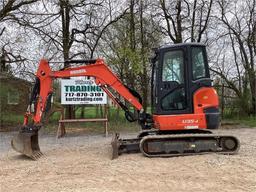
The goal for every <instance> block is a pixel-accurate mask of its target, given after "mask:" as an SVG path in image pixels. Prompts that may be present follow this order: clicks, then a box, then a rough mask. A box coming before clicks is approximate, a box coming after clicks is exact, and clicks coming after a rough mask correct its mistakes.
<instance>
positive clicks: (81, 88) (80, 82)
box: [61, 78, 107, 105]
mask: <svg viewBox="0 0 256 192" xmlns="http://www.w3.org/2000/svg"><path fill="white" fill-rule="evenodd" d="M61 104H64V105H80V104H107V94H106V93H105V92H104V91H103V90H102V89H101V88H100V87H99V86H97V85H96V84H95V81H94V79H92V78H89V79H62V80H61Z"/></svg>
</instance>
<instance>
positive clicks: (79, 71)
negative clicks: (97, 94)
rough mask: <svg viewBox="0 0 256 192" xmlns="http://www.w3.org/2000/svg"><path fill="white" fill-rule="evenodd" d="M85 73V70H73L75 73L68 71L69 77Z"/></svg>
mask: <svg viewBox="0 0 256 192" xmlns="http://www.w3.org/2000/svg"><path fill="white" fill-rule="evenodd" d="M85 72H86V70H85V69H79V70H75V71H70V75H75V74H79V73H85Z"/></svg>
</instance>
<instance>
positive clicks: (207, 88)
mask: <svg viewBox="0 0 256 192" xmlns="http://www.w3.org/2000/svg"><path fill="white" fill-rule="evenodd" d="M65 62H68V63H82V64H83V65H82V66H78V67H70V68H66V69H64V70H60V71H52V70H51V68H50V66H49V63H48V61H47V60H45V59H42V60H41V61H40V63H39V67H38V70H37V73H36V81H35V85H34V88H33V91H32V94H31V98H30V102H29V106H28V110H27V112H26V114H25V115H24V122H23V126H22V127H20V129H19V133H18V135H17V136H15V137H14V138H13V140H12V142H11V144H12V147H13V149H15V150H16V151H18V152H20V153H22V154H24V155H26V156H28V157H30V158H32V159H37V158H39V157H40V156H41V155H42V153H41V151H40V148H39V144H38V131H39V129H40V128H41V126H42V119H43V116H44V114H45V113H47V111H48V110H49V108H50V100H51V96H52V93H53V89H52V82H53V80H54V79H56V78H67V77H76V76H92V77H94V78H95V82H96V84H97V85H98V86H100V87H101V88H102V89H103V90H104V91H105V92H106V93H107V94H108V96H109V97H110V98H112V99H113V100H114V101H115V102H116V103H117V104H118V105H119V106H120V107H121V108H122V109H123V110H124V111H125V117H126V119H127V120H128V121H131V122H133V121H138V123H139V124H140V126H141V128H142V131H141V132H140V133H139V135H138V137H137V138H133V139H121V138H119V134H117V133H116V134H114V136H113V139H112V142H111V144H112V149H113V153H112V159H114V158H117V157H118V155H120V154H122V153H132V152H142V153H143V154H144V155H145V156H147V157H170V156H184V155H193V154H204V153H211V152H215V153H222V154H234V153H236V152H237V151H238V150H239V147H240V143H239V140H238V139H237V138H236V137H234V136H231V135H216V134H213V133H212V132H211V131H210V130H211V129H217V128H218V127H219V123H220V114H219V102H218V96H217V93H216V91H215V90H214V88H213V87H212V81H211V79H210V73H209V66H208V62H207V55H206V48H205V46H204V45H203V44H199V43H186V44H175V45H169V46H164V47H160V48H158V49H155V56H154V57H153V58H152V78H151V79H152V80H151V103H152V114H148V113H146V112H145V111H144V110H143V107H142V104H141V102H142V101H141V97H140V96H139V94H138V93H137V92H136V91H134V90H132V89H130V88H129V87H128V86H125V85H124V84H123V83H122V82H121V81H120V80H119V79H118V77H117V76H116V75H115V74H114V73H113V72H112V71H111V70H110V69H109V68H108V67H107V65H106V64H105V63H104V61H103V60H102V59H95V60H70V61H65ZM114 92H115V93H114ZM116 93H117V94H119V95H120V96H122V97H123V98H124V99H125V100H126V101H127V102H128V103H130V104H131V105H132V106H133V107H135V108H136V109H137V111H138V114H137V115H135V114H134V112H131V111H130V110H129V108H128V107H127V106H126V105H125V104H124V103H123V102H122V101H121V100H120V99H118V97H117V96H116ZM33 105H34V106H35V107H32V106H33ZM32 108H35V109H34V111H33V110H32Z"/></svg>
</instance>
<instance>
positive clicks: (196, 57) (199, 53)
mask: <svg viewBox="0 0 256 192" xmlns="http://www.w3.org/2000/svg"><path fill="white" fill-rule="evenodd" d="M192 72H193V80H196V79H200V78H204V77H206V69H205V57H204V52H203V48H202V47H192Z"/></svg>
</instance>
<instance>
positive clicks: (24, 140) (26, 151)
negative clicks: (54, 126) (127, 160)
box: [11, 126, 43, 160]
mask: <svg viewBox="0 0 256 192" xmlns="http://www.w3.org/2000/svg"><path fill="white" fill-rule="evenodd" d="M11 145H12V148H13V149H14V150H15V151H17V152H19V153H21V154H23V155H26V156H27V157H30V158H31V159H33V160H37V159H38V158H40V157H41V156H42V155H43V154H42V153H41V151H40V148H39V144H38V128H36V129H33V128H31V127H28V126H23V127H22V128H21V129H20V131H19V133H18V135H16V136H15V137H14V138H13V139H12V141H11Z"/></svg>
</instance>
